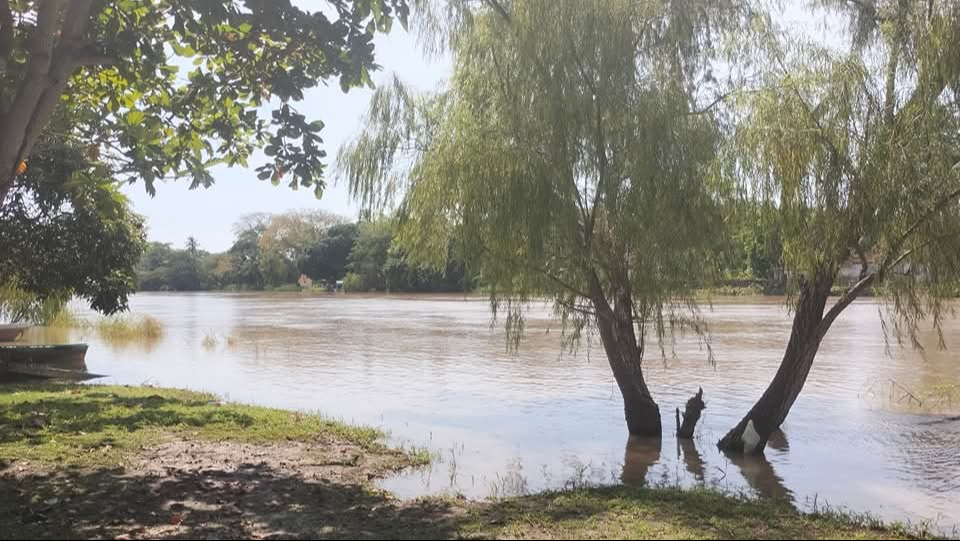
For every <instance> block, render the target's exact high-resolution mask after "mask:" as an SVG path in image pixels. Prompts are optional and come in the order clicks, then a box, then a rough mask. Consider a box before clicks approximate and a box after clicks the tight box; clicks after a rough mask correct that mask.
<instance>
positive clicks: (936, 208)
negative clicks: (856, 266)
mask: <svg viewBox="0 0 960 541" xmlns="http://www.w3.org/2000/svg"><path fill="white" fill-rule="evenodd" d="M958 197H960V189H958V190H955V191H953V192H950V193H949V194H947V195H946V196H944V197H943V198H942V199H941V200H940V201H938V202H937V204H936V205H934V206H933V207H931V208H930V209H929V210H927V212H925V213H923V216H921V217H920V218H919V219H918V220H917V221H916V222H914V223H913V224H911V225H910V227H908V228H907V230H906V232H904V234H903V235H901V236H900V238H899V239H897V241H896V242H894V243H893V245H891V247H890V252H889V253H888V254H887V257H886V258H884V263H883V265H881V266H880V269H881V270H886V269H888V268H892V265H891V264H890V261H891V260H892V259H893V256H894V254H895V253H897V252H899V251H900V247H902V246H903V243H905V242H906V241H908V240H909V239H910V237H911V236H912V235H913V234H914V233H916V231H917V229H920V226H922V225H923V224H924V223H925V222H926V221H927V220H929V219H930V218H931V217H932V216H933V215H934V214H936V213H938V212H940V211H941V210H943V209H944V208H946V207H947V205H949V204H950V203H951V202H952V201H953V200H955V199H957V198H958ZM901 257H902V256H901Z"/></svg>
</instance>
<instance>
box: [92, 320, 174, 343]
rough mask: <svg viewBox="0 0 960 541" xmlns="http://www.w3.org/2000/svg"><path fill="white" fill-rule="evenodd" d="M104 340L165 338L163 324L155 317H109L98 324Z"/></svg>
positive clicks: (98, 329) (97, 327) (99, 332)
mask: <svg viewBox="0 0 960 541" xmlns="http://www.w3.org/2000/svg"><path fill="white" fill-rule="evenodd" d="M95 326H96V329H97V333H98V334H99V335H100V337H101V338H103V339H104V340H117V341H125V340H157V339H159V338H162V337H163V324H162V323H160V320H158V319H157V318H155V317H152V316H140V317H132V316H130V317H109V318H103V319H101V320H100V321H98V322H97V323H96V324H95Z"/></svg>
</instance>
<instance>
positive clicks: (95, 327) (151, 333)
mask: <svg viewBox="0 0 960 541" xmlns="http://www.w3.org/2000/svg"><path fill="white" fill-rule="evenodd" d="M46 326H48V327H55V328H63V329H81V330H92V331H95V332H96V333H97V335H98V336H100V338H102V339H103V340H105V341H108V342H132V341H138V340H141V341H145V342H152V341H156V340H159V339H161V338H163V335H164V327H163V323H161V322H160V320H159V319H157V318H155V317H153V316H148V315H143V316H130V315H124V316H110V317H104V318H100V319H97V320H93V321H91V320H88V319H84V318H83V317H80V316H78V315H77V314H76V313H75V312H74V311H73V310H71V309H70V308H69V307H65V308H63V309H62V310H60V311H59V312H57V314H56V315H55V316H53V317H52V318H50V320H49V321H47V325H46Z"/></svg>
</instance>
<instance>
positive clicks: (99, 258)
mask: <svg viewBox="0 0 960 541" xmlns="http://www.w3.org/2000/svg"><path fill="white" fill-rule="evenodd" d="M32 162H33V163H32V166H31V167H30V169H29V170H28V171H27V172H26V173H25V174H23V175H20V176H18V177H17V179H16V182H15V183H14V185H13V188H12V190H11V191H10V194H9V195H8V201H7V204H6V205H4V206H3V207H2V208H0V284H3V285H4V286H8V287H14V288H16V289H18V290H20V291H21V292H23V293H24V294H25V295H29V296H31V297H32V298H34V299H36V300H37V301H43V300H45V299H55V300H59V301H61V302H65V301H67V300H69V299H70V297H71V296H77V297H80V298H83V299H86V300H87V301H89V303H90V305H91V307H92V308H94V309H95V310H98V311H101V312H104V313H107V314H110V313H114V312H118V311H121V310H124V309H125V308H126V306H127V297H128V295H129V294H130V293H132V292H133V289H134V286H135V274H134V267H135V265H136V263H137V261H138V260H139V258H140V255H141V253H142V252H143V250H144V245H145V239H144V237H145V234H144V225H143V219H142V218H141V217H140V216H138V215H136V214H134V213H133V212H132V211H131V210H130V207H129V204H128V202H127V200H126V198H125V197H124V196H123V195H122V194H121V193H119V191H118V190H117V188H116V181H115V179H114V178H112V177H111V176H110V172H109V170H107V169H106V168H104V167H102V166H101V165H99V164H96V163H92V162H90V160H89V159H88V157H87V155H86V151H85V149H84V148H83V147H80V146H78V145H76V144H74V143H72V142H69V141H66V142H65V141H60V140H55V139H50V138H46V139H43V140H42V141H41V143H40V145H38V148H37V151H36V153H35V155H34V159H33V161H32Z"/></svg>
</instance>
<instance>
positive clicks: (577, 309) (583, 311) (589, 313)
mask: <svg viewBox="0 0 960 541" xmlns="http://www.w3.org/2000/svg"><path fill="white" fill-rule="evenodd" d="M553 302H555V303H557V304H559V305H560V306H563V307H564V308H566V309H567V310H573V311H574V312H577V313H580V314H583V315H585V316H590V317H597V313H596V312H594V311H593V310H589V309H587V308H585V307H583V306H580V305H578V304H575V303H572V302H567V301H564V300H562V299H560V298H556V297H555V298H554V299H553Z"/></svg>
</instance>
